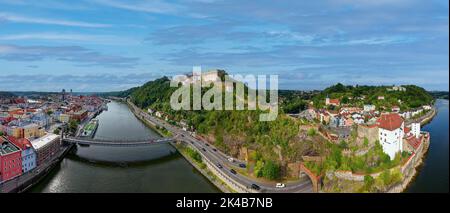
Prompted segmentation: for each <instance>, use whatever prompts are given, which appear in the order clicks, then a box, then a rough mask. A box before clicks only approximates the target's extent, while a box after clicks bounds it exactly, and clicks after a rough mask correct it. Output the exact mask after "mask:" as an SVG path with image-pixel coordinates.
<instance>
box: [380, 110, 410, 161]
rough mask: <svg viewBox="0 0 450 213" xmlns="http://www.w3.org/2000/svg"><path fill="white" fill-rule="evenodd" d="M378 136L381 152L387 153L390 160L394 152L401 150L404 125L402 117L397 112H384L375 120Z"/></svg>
mask: <svg viewBox="0 0 450 213" xmlns="http://www.w3.org/2000/svg"><path fill="white" fill-rule="evenodd" d="M377 124H378V127H379V128H378V129H379V134H378V138H379V141H380V144H381V146H382V147H383V152H384V153H386V154H388V155H389V157H390V158H391V160H393V159H394V158H395V154H397V153H398V152H402V151H403V136H404V132H403V129H404V125H405V123H404V122H403V119H402V118H401V117H400V116H399V115H398V114H397V113H392V114H384V115H381V117H380V118H379V119H378V120H377Z"/></svg>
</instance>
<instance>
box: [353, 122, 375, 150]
mask: <svg viewBox="0 0 450 213" xmlns="http://www.w3.org/2000/svg"><path fill="white" fill-rule="evenodd" d="M357 131H358V140H361V141H362V140H364V138H367V139H369V146H372V145H374V144H375V141H376V140H378V127H368V126H364V125H358V130H357Z"/></svg>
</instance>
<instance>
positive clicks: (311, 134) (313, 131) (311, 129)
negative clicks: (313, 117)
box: [307, 128, 316, 137]
mask: <svg viewBox="0 0 450 213" xmlns="http://www.w3.org/2000/svg"><path fill="white" fill-rule="evenodd" d="M307 134H308V136H310V137H313V136H314V135H316V130H315V129H314V128H310V129H308V133H307Z"/></svg>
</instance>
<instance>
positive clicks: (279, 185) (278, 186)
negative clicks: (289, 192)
mask: <svg viewBox="0 0 450 213" xmlns="http://www.w3.org/2000/svg"><path fill="white" fill-rule="evenodd" d="M275 187H276V188H284V187H286V185H285V184H284V183H277V184H276V185H275Z"/></svg>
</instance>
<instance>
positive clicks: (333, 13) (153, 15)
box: [0, 0, 449, 92]
mask: <svg viewBox="0 0 450 213" xmlns="http://www.w3.org/2000/svg"><path fill="white" fill-rule="evenodd" d="M448 11H449V5H448V1H447V0H439V1H437V0H431V1H416V0H377V1H372V0H328V1H327V0H324V1H306V0H305V1H297V0H292V1H284V0H279V1H272V0H258V1H242V0H171V1H160V0H130V1H120V0H89V1H88V0H79V1H71V0H70V1H69V0H59V1H56V0H54V1H51V0H39V1H34V0H30V1H26V0H0V90H10V91H11V90H13V91H18V90H22V91H23V90H40V91H60V90H61V89H62V88H66V89H73V90H74V91H83V92H86V91H116V90H123V89H127V88H130V87H133V86H137V85H141V84H142V83H145V82H146V81H149V80H152V79H155V78H158V77H161V76H163V75H167V76H172V75H175V74H181V73H187V72H190V71H191V70H192V66H198V65H199V66H202V68H203V69H204V70H207V69H214V68H219V69H225V70H227V71H228V72H229V73H231V74H278V75H279V79H280V86H279V87H280V88H282V89H303V90H310V89H323V88H325V87H327V86H329V85H331V84H335V83H337V82H341V83H345V84H360V85H361V84H368V85H380V84H383V85H393V84H396V85H398V84H416V85H419V86H423V87H425V88H426V89H428V90H446V91H448V88H449V14H448Z"/></svg>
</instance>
